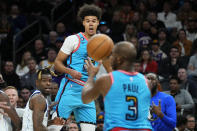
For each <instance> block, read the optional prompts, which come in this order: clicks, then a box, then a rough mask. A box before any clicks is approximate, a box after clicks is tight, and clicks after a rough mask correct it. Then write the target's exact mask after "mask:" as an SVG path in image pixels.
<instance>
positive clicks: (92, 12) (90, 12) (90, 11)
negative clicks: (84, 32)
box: [78, 4, 102, 21]
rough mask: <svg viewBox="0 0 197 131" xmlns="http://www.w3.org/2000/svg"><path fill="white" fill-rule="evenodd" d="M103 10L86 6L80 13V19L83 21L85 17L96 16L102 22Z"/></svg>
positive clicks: (80, 9) (93, 6)
mask: <svg viewBox="0 0 197 131" xmlns="http://www.w3.org/2000/svg"><path fill="white" fill-rule="evenodd" d="M101 14H102V10H101V8H99V7H98V6H96V5H93V4H91V5H88V4H85V5H83V6H82V7H81V8H79V11H78V17H79V18H80V19H81V21H83V19H84V17H85V16H96V17H97V18H98V20H101Z"/></svg>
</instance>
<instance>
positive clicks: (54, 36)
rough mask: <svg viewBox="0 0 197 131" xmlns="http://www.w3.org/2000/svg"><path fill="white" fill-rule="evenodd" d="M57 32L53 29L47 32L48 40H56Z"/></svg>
mask: <svg viewBox="0 0 197 131" xmlns="http://www.w3.org/2000/svg"><path fill="white" fill-rule="evenodd" d="M57 36H58V35H57V33H56V32H55V31H51V32H50V33H49V40H50V41H51V42H53V43H55V41H56V40H57Z"/></svg>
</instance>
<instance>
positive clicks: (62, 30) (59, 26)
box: [56, 22, 66, 33]
mask: <svg viewBox="0 0 197 131" xmlns="http://www.w3.org/2000/svg"><path fill="white" fill-rule="evenodd" d="M65 30H66V27H65V25H64V24H63V23H61V22H60V23H58V24H57V26H56V31H57V33H65Z"/></svg>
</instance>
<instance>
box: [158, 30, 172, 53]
mask: <svg viewBox="0 0 197 131" xmlns="http://www.w3.org/2000/svg"><path fill="white" fill-rule="evenodd" d="M158 41H159V48H160V49H161V50H162V51H163V52H164V53H165V54H166V55H169V52H170V49H169V47H171V44H170V43H169V41H168V40H167V31H166V29H164V28H163V29H160V30H159V31H158Z"/></svg>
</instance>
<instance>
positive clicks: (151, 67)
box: [141, 50, 158, 74]
mask: <svg viewBox="0 0 197 131" xmlns="http://www.w3.org/2000/svg"><path fill="white" fill-rule="evenodd" d="M141 69H142V73H144V74H146V73H149V72H153V73H157V69H158V65H157V62H155V61H154V60H152V58H151V56H150V53H149V51H148V50H143V51H142V53H141Z"/></svg>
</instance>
